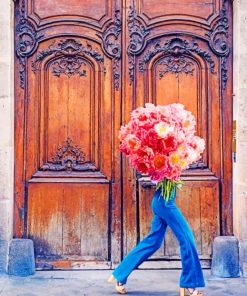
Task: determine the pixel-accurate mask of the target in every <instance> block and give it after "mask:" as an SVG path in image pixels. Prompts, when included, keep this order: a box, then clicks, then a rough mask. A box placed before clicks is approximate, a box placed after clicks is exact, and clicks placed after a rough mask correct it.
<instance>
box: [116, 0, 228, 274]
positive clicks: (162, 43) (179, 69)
mask: <svg viewBox="0 0 247 296" xmlns="http://www.w3.org/2000/svg"><path fill="white" fill-rule="evenodd" d="M231 5H232V4H231V1H226V0H222V1H220V0H213V1H206V0H199V1H194V0H172V1H167V0H160V1H155V0H143V1H126V7H127V9H126V10H125V14H124V20H125V23H126V26H125V30H126V44H125V46H124V49H123V53H124V59H123V69H124V75H123V77H124V79H125V80H124V81H125V82H124V83H123V92H122V94H123V102H124V103H123V110H122V111H123V121H125V122H127V121H128V119H129V115H130V111H131V110H132V109H133V108H136V107H137V106H143V105H144V103H146V102H150V103H154V104H160V105H163V104H168V103H173V102H179V103H182V104H184V105H185V107H186V108H187V109H188V110H190V111H192V112H193V114H194V115H195V117H196V121H197V133H198V135H199V136H201V137H203V138H204V139H205V141H206V151H205V153H204V154H203V157H202V160H201V161H199V162H198V163H197V164H195V165H193V166H191V168H190V169H189V170H187V171H186V172H185V173H184V174H183V180H184V181H185V185H184V187H183V191H181V192H179V193H178V198H177V203H178V205H179V206H180V208H181V210H182V212H183V213H184V215H185V216H186V218H187V219H188V221H189V223H190V225H191V226H192V229H193V231H194V234H195V237H196V243H197V247H198V250H199V254H200V258H201V260H202V263H203V266H209V264H210V259H211V254H212V241H213V238H214V237H215V236H217V235H220V234H224V235H229V234H232V200H231V198H232V188H231V178H232V176H231V131H232V130H231V129H232V127H231V125H232V27H231V25H232V6H231ZM123 166H124V170H123V172H124V175H123V188H125V190H124V191H123V214H124V219H123V223H124V238H123V241H124V249H123V252H124V254H126V253H127V252H128V251H129V250H130V249H131V248H132V247H133V246H134V245H135V244H136V242H137V241H139V240H140V239H142V238H143V237H144V236H145V235H146V234H147V232H148V231H149V224H150V219H151V216H152V214H151V211H150V202H151V199H152V195H153V192H154V186H153V185H152V184H151V182H150V180H149V179H148V178H147V177H145V176H142V175H139V174H136V173H135V172H134V171H133V169H132V168H130V166H129V164H128V162H127V161H126V160H125V159H124V162H123ZM134 217H136V219H134ZM179 255H180V253H179V247H178V244H177V242H176V239H175V237H174V236H173V235H172V233H171V232H170V230H169V231H168V233H167V235H166V240H165V242H164V245H163V246H162V247H161V248H160V250H159V251H157V252H156V253H155V254H154V256H153V257H152V260H150V261H149V262H146V263H145V264H143V268H145V267H157V268H160V267H177V266H180V263H179V262H177V261H178V260H179Z"/></svg>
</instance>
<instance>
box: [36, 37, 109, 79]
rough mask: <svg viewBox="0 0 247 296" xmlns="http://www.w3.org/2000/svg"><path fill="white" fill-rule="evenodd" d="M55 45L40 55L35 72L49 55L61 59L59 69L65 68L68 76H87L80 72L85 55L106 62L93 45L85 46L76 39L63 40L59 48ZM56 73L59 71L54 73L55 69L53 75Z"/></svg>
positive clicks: (37, 58)
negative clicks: (75, 74) (76, 74)
mask: <svg viewBox="0 0 247 296" xmlns="http://www.w3.org/2000/svg"><path fill="white" fill-rule="evenodd" d="M54 43H55V42H53V43H52V44H51V45H50V46H49V47H48V49H45V50H42V51H40V52H39V53H38V55H37V57H36V59H35V60H34V61H33V62H32V68H33V71H34V72H35V71H37V69H38V68H37V67H38V63H39V62H41V61H42V60H43V59H44V58H46V57H47V56H49V55H53V56H58V57H59V58H60V59H59V60H58V61H57V63H58V64H59V65H60V66H59V67H61V66H62V67H64V72H66V74H67V75H68V73H70V74H71V75H72V74H74V73H78V74H83V75H81V76H85V72H78V71H79V68H80V66H81V64H82V61H83V59H82V57H83V56H84V55H88V56H90V57H92V58H94V59H95V60H96V61H98V62H100V63H103V61H104V58H103V56H102V55H101V54H100V53H99V52H98V51H96V50H95V49H93V47H92V45H91V44H89V43H87V44H86V46H85V45H83V44H81V43H80V42H78V41H76V40H75V39H66V40H61V41H60V42H59V43H58V45H57V46H54ZM78 67H79V68H78ZM56 71H58V70H56V68H55V73H54V68H53V73H54V74H55V75H56ZM60 71H61V70H60Z"/></svg>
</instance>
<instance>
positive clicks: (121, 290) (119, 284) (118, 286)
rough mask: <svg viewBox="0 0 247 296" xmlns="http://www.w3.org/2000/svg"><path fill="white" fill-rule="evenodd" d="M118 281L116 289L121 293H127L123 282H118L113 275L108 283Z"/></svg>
mask: <svg viewBox="0 0 247 296" xmlns="http://www.w3.org/2000/svg"><path fill="white" fill-rule="evenodd" d="M115 282H116V285H115V289H116V290H117V292H118V293H119V294H127V292H126V290H125V287H124V285H123V284H121V283H120V282H118V281H117V280H116V279H115V278H114V276H113V275H111V276H110V277H109V279H108V283H111V284H112V283H115Z"/></svg>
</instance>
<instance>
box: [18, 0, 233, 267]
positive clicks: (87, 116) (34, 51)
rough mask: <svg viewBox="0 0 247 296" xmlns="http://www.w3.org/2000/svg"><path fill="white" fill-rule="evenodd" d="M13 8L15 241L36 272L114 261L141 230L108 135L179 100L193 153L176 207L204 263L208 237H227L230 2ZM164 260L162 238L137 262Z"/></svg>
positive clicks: (140, 182)
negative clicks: (144, 110)
mask: <svg viewBox="0 0 247 296" xmlns="http://www.w3.org/2000/svg"><path fill="white" fill-rule="evenodd" d="M15 9H16V24H15V25H16V26H15V27H16V31H15V45H16V67H15V223H14V230H15V237H29V238H32V239H33V240H34V244H35V254H36V259H37V266H38V267H40V268H84V267H86V268H88V267H90V266H92V267H93V268H96V267H97V268H110V267H111V266H114V264H115V263H117V262H119V260H120V259H121V257H122V256H123V255H125V254H126V253H127V252H128V251H129V250H130V249H131V248H132V247H133V246H135V245H136V243H137V242H138V241H139V240H140V239H141V238H142V237H143V236H144V235H145V234H146V233H147V232H148V230H149V222H150V219H151V211H150V201H151V198H152V194H153V191H154V187H153V186H152V184H151V182H150V180H149V179H148V178H147V177H146V176H142V175H139V174H138V173H136V172H135V171H134V170H133V169H132V168H131V167H130V166H129V164H128V162H127V161H126V159H125V158H122V157H121V155H120V153H119V150H118V145H119V142H118V138H117V135H118V130H119V127H120V125H121V124H122V123H125V122H127V121H128V119H129V115H130V112H131V110H132V109H133V108H135V107H137V106H141V105H143V104H144V103H145V102H153V103H155V104H167V103H171V102H181V103H183V104H184V105H185V106H186V108H188V109H189V110H191V111H192V112H193V113H194V114H195V116H196V119H197V131H198V134H199V135H200V136H202V137H204V138H205V140H206V146H207V149H206V151H205V153H204V155H203V159H202V160H201V161H200V162H198V163H197V164H196V165H194V166H193V167H191V168H190V169H189V170H188V171H186V172H185V173H184V176H183V179H184V180H185V186H184V190H183V192H181V193H179V196H178V204H179V205H180V206H181V209H182V211H183V212H184V214H185V215H186V217H187V218H188V220H189V222H190V224H191V225H192V228H193V230H194V232H195V235H196V239H197V245H198V248H199V251H200V256H201V259H202V260H203V259H205V262H206V263H205V264H207V263H208V261H207V260H209V259H210V256H211V245H212V240H213V238H214V237H215V236H216V235H219V234H225V235H229V234H231V233H232V204H231V124H232V122H231V116H232V100H231V93H232V55H231V42H232V35H231V32H232V28H231V20H232V7H231V2H230V1H225V0H212V1H210V2H209V1H206V0H200V1H192V0H183V1H178V0H173V1H166V0H160V1H158V2H157V1H154V0H143V1H132V0H131V1H130V0H104V1H102V0H94V1H92V0H88V1H85V0H71V1H66V0H59V1H58V0H54V1H48V0H19V1H16V7H15ZM154 259H155V260H154ZM178 259H179V250H178V246H177V244H176V241H175V239H174V237H173V236H172V234H171V233H168V235H167V237H166V241H165V243H164V246H163V247H162V248H161V249H160V250H159V251H158V252H157V253H156V254H155V255H154V256H153V257H152V259H151V260H150V261H149V262H148V263H146V264H147V266H152V267H155V266H157V267H160V264H163V266H164V264H167V262H169V263H168V265H167V266H175V265H176V261H177V260H178ZM172 264H175V265H172Z"/></svg>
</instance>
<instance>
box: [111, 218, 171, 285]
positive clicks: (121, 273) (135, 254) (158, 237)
mask: <svg viewBox="0 0 247 296" xmlns="http://www.w3.org/2000/svg"><path fill="white" fill-rule="evenodd" d="M166 229H167V224H166V222H165V221H164V220H162V219H161V218H160V217H159V216H157V215H154V217H153V220H152V223H151V230H150V232H149V234H148V235H147V236H146V237H145V238H144V239H143V240H142V241H140V242H139V244H138V245H137V246H136V247H135V248H134V249H132V251H131V252H130V253H129V254H128V255H127V256H126V257H125V258H124V260H123V261H122V262H121V263H120V264H119V265H118V267H117V268H116V269H115V270H114V272H113V276H114V277H115V278H116V279H117V281H119V282H120V283H122V284H125V283H126V282H127V278H128V276H129V275H130V273H131V272H132V271H133V270H134V269H135V268H136V267H138V266H139V265H140V264H141V263H142V262H143V261H145V260H146V259H147V258H148V257H150V256H151V255H152V254H153V253H154V252H155V251H156V250H158V249H159V248H160V246H161V243H162V241H163V239H164V235H165V232H166Z"/></svg>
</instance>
